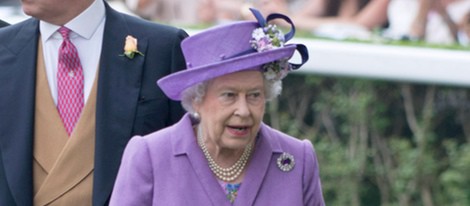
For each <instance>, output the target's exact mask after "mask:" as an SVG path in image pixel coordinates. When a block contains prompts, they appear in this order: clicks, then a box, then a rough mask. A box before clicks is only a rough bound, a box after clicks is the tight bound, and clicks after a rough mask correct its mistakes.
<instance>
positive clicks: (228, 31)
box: [157, 9, 308, 100]
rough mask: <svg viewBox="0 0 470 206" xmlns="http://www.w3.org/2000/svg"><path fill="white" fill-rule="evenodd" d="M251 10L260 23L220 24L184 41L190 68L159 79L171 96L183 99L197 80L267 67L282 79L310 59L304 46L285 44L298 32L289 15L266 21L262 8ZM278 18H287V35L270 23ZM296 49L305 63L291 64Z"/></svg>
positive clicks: (274, 15)
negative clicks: (185, 92)
mask: <svg viewBox="0 0 470 206" xmlns="http://www.w3.org/2000/svg"><path fill="white" fill-rule="evenodd" d="M250 10H251V11H252V12H253V14H254V15H255V17H256V18H257V20H258V22H256V21H240V22H236V23H231V24H226V25H222V26H217V27H214V28H211V29H207V30H205V31H202V32H200V33H198V34H195V35H193V36H190V37H188V38H186V39H184V40H183V41H182V43H181V48H182V50H183V55H184V57H185V59H186V66H187V69H186V70H182V71H179V72H176V73H173V74H170V75H168V76H166V77H163V78H162V79H160V80H158V81H157V83H158V85H159V86H160V88H161V89H162V90H163V92H165V94H166V95H167V96H168V97H169V98H171V99H173V100H181V93H182V92H183V91H184V90H185V89H187V88H189V87H191V86H193V85H195V84H197V83H200V82H203V81H206V80H210V79H213V78H216V77H219V76H223V75H226V74H230V73H234V72H238V71H243V70H250V69H263V70H264V72H265V75H266V74H267V73H271V74H272V75H271V76H272V79H281V78H283V77H284V76H285V75H286V74H287V72H288V71H290V70H292V69H298V68H299V67H300V66H301V65H302V64H304V63H305V62H306V61H307V60H308V52H307V48H306V47H305V46H304V45H302V44H284V43H285V42H286V41H288V40H289V39H291V38H292V37H293V36H294V33H295V28H294V25H293V24H292V21H291V20H290V19H289V18H288V17H286V16H284V15H282V14H271V15H269V16H268V17H267V19H266V20H265V19H264V18H263V17H262V16H261V14H260V13H259V11H257V10H254V9H250ZM276 18H281V19H284V20H285V21H287V22H288V23H289V24H290V25H291V31H290V32H289V33H287V34H286V35H283V34H282V32H281V31H280V30H279V29H277V27H276V26H275V25H267V24H266V22H267V21H269V20H272V19H276ZM296 50H297V51H299V53H300V54H301V57H302V63H301V64H291V63H288V60H289V59H290V58H291V57H292V55H293V54H294V52H295V51H296Z"/></svg>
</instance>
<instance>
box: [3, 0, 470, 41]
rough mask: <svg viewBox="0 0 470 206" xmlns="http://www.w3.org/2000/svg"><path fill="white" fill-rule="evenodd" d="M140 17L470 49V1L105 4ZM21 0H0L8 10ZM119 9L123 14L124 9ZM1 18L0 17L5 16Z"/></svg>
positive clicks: (124, 0) (128, 0)
mask: <svg viewBox="0 0 470 206" xmlns="http://www.w3.org/2000/svg"><path fill="white" fill-rule="evenodd" d="M107 1H108V2H110V3H114V5H119V6H122V7H123V8H122V9H126V10H127V11H129V12H131V13H133V14H135V15H138V16H140V17H142V18H145V19H148V20H152V21H158V22H163V23H168V24H173V25H177V26H182V27H185V26H194V25H214V24H223V23H226V22H229V21H233V20H241V19H249V18H252V17H251V15H250V12H249V10H248V8H250V7H254V8H257V9H259V10H260V11H262V13H263V14H264V15H267V14H269V13H273V12H277V13H282V14H286V15H288V16H289V17H291V18H292V19H293V21H294V23H295V25H296V27H297V29H298V30H303V31H305V32H307V33H309V34H312V35H315V36H320V37H326V38H333V39H359V40H370V39H373V38H375V37H381V38H386V39H391V40H410V41H423V42H427V43H432V44H445V45H453V44H460V45H463V46H470V40H469V39H470V38H469V36H470V0H191V1H188V0H107ZM19 5H20V1H19V0H0V9H2V10H0V13H2V15H9V14H7V13H8V12H7V11H6V10H4V9H3V8H4V7H11V6H17V7H18V9H17V11H16V12H18V11H20V9H19ZM122 9H121V10H122ZM2 15H0V18H2Z"/></svg>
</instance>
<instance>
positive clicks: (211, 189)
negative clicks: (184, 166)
mask: <svg viewBox="0 0 470 206" xmlns="http://www.w3.org/2000/svg"><path fill="white" fill-rule="evenodd" d="M189 122H190V119H189V115H187V114H186V115H185V116H184V117H183V120H182V121H181V122H180V123H179V124H181V123H182V124H183V125H177V126H174V127H173V128H175V129H176V131H174V132H172V134H174V135H172V137H171V139H172V147H173V151H175V153H174V155H183V154H185V155H186V156H187V158H188V160H189V163H190V164H191V167H192V168H193V171H194V172H195V173H196V175H197V177H198V180H199V182H200V183H201V185H202V187H203V188H204V191H205V194H206V196H207V197H208V198H209V199H210V200H211V202H212V205H217V206H223V205H226V206H230V202H229V201H228V200H227V198H226V197H225V193H224V191H223V190H222V188H221V186H220V184H219V183H218V182H217V179H216V178H215V177H214V176H213V174H212V171H211V170H210V168H209V165H208V163H207V160H206V159H205V157H204V154H203V153H202V151H201V149H200V148H199V146H198V144H197V142H196V137H195V136H194V132H192V131H193V128H192V125H191V124H190V123H189ZM223 203H224V204H223Z"/></svg>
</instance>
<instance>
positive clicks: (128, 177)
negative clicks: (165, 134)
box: [110, 136, 154, 206]
mask: <svg viewBox="0 0 470 206" xmlns="http://www.w3.org/2000/svg"><path fill="white" fill-rule="evenodd" d="M153 182H154V181H153V172H152V164H151V158H150V155H149V148H148V145H147V142H146V140H145V139H144V138H143V137H141V136H135V137H133V138H132V139H131V140H130V141H129V143H128V145H127V147H126V149H125V151H124V155H123V158H122V162H121V167H120V168H119V172H118V176H117V179H116V183H115V185H114V190H113V193H112V195H111V201H110V205H111V206H113V205H116V206H118V205H126V206H132V205H136V206H137V205H139V206H145V205H152V196H153Z"/></svg>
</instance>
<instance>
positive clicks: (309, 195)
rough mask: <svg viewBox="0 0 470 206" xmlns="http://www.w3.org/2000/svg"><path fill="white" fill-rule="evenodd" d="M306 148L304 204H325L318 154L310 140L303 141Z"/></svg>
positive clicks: (314, 205)
mask: <svg viewBox="0 0 470 206" xmlns="http://www.w3.org/2000/svg"><path fill="white" fill-rule="evenodd" d="M303 150H304V157H305V158H304V161H305V162H304V164H303V165H304V173H303V193H304V195H303V196H304V205H312V206H323V205H325V202H324V200H323V193H322V189H321V181H320V168H319V166H318V161H317V156H316V153H315V150H314V148H313V145H312V143H311V142H310V141H308V140H304V141H303Z"/></svg>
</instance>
